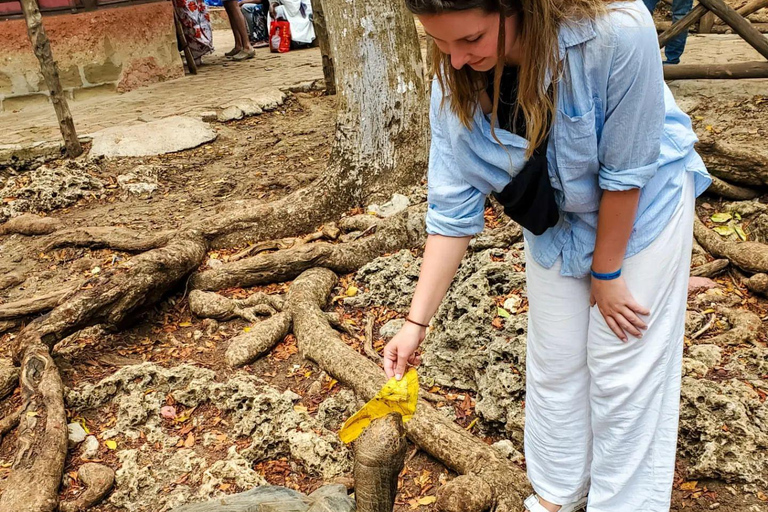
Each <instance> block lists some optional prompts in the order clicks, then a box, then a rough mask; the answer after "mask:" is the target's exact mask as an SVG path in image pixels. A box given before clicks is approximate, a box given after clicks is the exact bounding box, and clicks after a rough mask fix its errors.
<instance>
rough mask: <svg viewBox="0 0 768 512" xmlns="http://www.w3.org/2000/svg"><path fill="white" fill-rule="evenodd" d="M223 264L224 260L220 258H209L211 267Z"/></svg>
mask: <svg viewBox="0 0 768 512" xmlns="http://www.w3.org/2000/svg"><path fill="white" fill-rule="evenodd" d="M223 264H224V262H223V261H221V260H220V259H217V258H209V259H208V266H209V267H211V268H213V267H218V266H221V265H223Z"/></svg>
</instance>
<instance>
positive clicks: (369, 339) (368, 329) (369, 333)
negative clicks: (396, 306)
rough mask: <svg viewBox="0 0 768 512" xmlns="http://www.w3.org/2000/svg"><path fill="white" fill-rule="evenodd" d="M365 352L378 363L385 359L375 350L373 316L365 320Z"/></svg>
mask: <svg viewBox="0 0 768 512" xmlns="http://www.w3.org/2000/svg"><path fill="white" fill-rule="evenodd" d="M363 351H364V352H365V355H367V356H368V357H370V358H371V360H372V361H376V362H377V363H378V362H381V361H382V359H383V357H382V356H380V355H379V353H378V352H376V350H375V349H374V348H373V316H369V317H368V318H366V319H365V342H364V343H363Z"/></svg>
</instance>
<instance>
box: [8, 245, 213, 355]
mask: <svg viewBox="0 0 768 512" xmlns="http://www.w3.org/2000/svg"><path fill="white" fill-rule="evenodd" d="M205 251H206V246H205V243H204V242H203V240H202V239H200V238H198V237H195V236H188V237H186V238H185V237H178V238H176V239H174V240H173V241H171V242H169V243H168V245H166V246H165V247H161V248H159V249H154V250H152V251H148V252H145V253H143V254H140V255H138V256H136V257H135V258H132V259H130V260H128V261H127V262H126V263H125V265H123V266H122V267H119V268H116V269H114V270H110V271H109V272H105V273H104V274H103V275H100V276H99V277H98V278H96V279H94V280H93V281H92V285H93V287H92V288H90V289H86V290H83V289H81V290H78V291H77V292H76V293H75V294H74V295H73V296H72V297H71V298H69V300H67V301H66V302H64V303H63V304H61V305H60V306H58V307H56V308H55V309H54V310H53V311H51V312H50V313H48V314H47V315H44V316H42V317H39V318H36V319H35V320H33V321H32V322H31V323H30V324H29V325H28V326H27V327H26V328H25V329H24V331H22V333H21V334H20V335H19V336H18V337H17V338H16V339H15V340H14V343H13V347H12V348H13V354H14V358H15V359H16V360H17V361H18V360H20V358H21V354H22V352H23V347H24V343H25V339H26V337H25V336H24V333H25V332H28V331H29V332H31V331H34V332H36V333H37V334H38V335H39V336H40V338H41V339H42V341H43V342H44V343H45V344H46V345H48V346H49V347H51V348H52V347H53V346H54V344H55V343H56V342H58V341H59V340H61V339H63V338H65V337H67V336H69V335H70V334H72V333H73V332H75V331H77V330H79V329H82V328H83V327H88V326H90V325H95V324H104V325H105V326H106V327H108V328H115V327H117V326H118V325H120V324H121V323H122V322H123V321H124V320H125V319H126V318H127V317H128V315H130V314H131V313H132V312H133V311H135V310H137V309H138V308H140V307H142V306H147V305H151V304H154V303H155V302H157V301H158V300H160V298H161V297H162V296H163V294H165V293H166V292H167V291H168V290H169V289H170V288H171V287H172V286H173V285H174V284H176V283H178V282H179V281H180V280H181V279H183V278H184V277H185V276H187V275H188V274H189V273H190V272H191V271H192V270H193V269H195V268H196V267H197V266H198V265H199V264H200V262H201V261H202V260H203V257H204V256H205Z"/></svg>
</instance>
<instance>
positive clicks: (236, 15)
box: [224, 0, 253, 52]
mask: <svg viewBox="0 0 768 512" xmlns="http://www.w3.org/2000/svg"><path fill="white" fill-rule="evenodd" d="M230 3H231V4H232V5H233V8H232V10H233V13H232V18H230V23H231V26H232V28H233V31H234V33H235V41H237V40H238V37H239V40H240V44H241V46H242V48H243V51H246V52H248V51H252V50H253V48H251V42H250V40H249V39H248V28H247V27H246V24H245V18H244V17H243V13H242V12H241V11H240V8H239V7H238V6H237V1H236V0H226V1H225V2H224V5H227V4H230ZM227 14H229V11H227Z"/></svg>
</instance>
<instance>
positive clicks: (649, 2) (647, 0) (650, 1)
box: [643, 0, 659, 14]
mask: <svg viewBox="0 0 768 512" xmlns="http://www.w3.org/2000/svg"><path fill="white" fill-rule="evenodd" d="M643 3H644V4H645V6H646V7H647V8H648V10H649V11H651V14H653V11H654V10H655V9H656V4H658V3H659V0H643Z"/></svg>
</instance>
